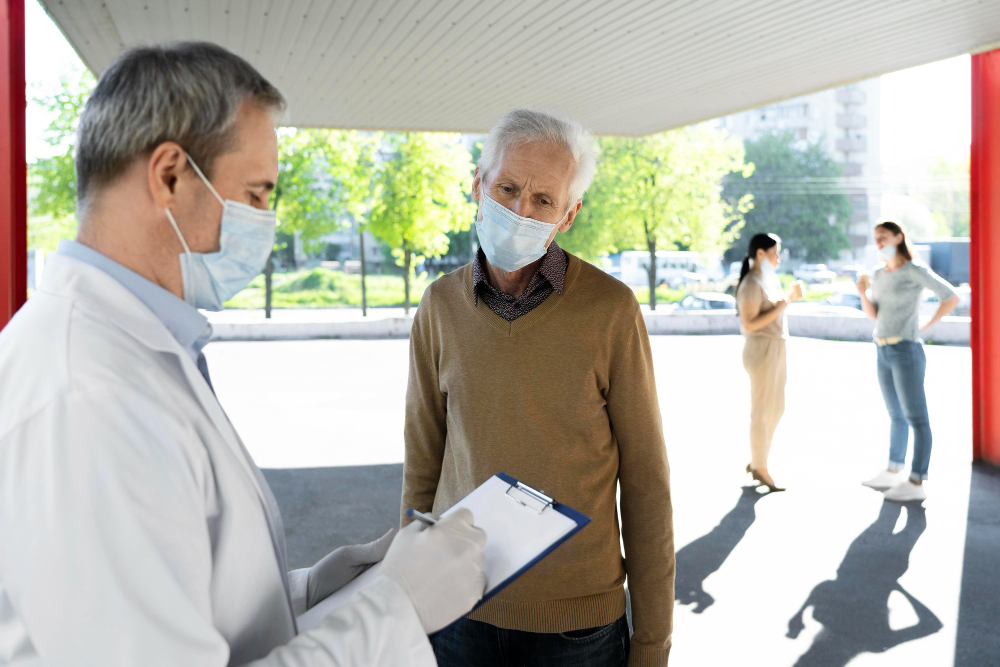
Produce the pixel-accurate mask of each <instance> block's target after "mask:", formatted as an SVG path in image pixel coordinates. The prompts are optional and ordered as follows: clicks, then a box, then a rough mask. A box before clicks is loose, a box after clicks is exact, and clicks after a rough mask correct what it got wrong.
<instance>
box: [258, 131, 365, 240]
mask: <svg viewBox="0 0 1000 667" xmlns="http://www.w3.org/2000/svg"><path fill="white" fill-rule="evenodd" d="M378 143H379V137H378V135H370V134H361V133H358V132H347V131H334V130H282V131H281V133H280V134H279V137H278V185H277V187H276V188H275V191H274V194H273V198H272V202H271V205H272V207H273V208H274V210H275V211H276V212H277V214H278V222H279V229H280V231H281V232H282V233H284V234H294V233H296V232H298V234H299V238H300V239H301V240H302V244H303V247H304V248H305V249H306V251H307V252H316V251H318V250H320V249H321V248H322V242H321V241H320V239H321V238H322V237H323V236H325V235H327V234H329V233H331V232H334V231H336V230H337V229H339V228H340V227H341V226H343V224H344V222H345V221H346V220H347V219H348V218H350V217H354V218H356V219H357V218H361V217H362V216H363V215H364V212H365V210H366V208H367V207H368V206H370V204H371V199H372V196H373V191H374V187H375V173H376V169H377V163H376V152H377V150H378Z"/></svg>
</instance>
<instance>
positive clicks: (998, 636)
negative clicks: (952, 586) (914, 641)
mask: <svg viewBox="0 0 1000 667" xmlns="http://www.w3.org/2000/svg"><path fill="white" fill-rule="evenodd" d="M971 474H972V479H971V480H970V484H969V514H968V519H967V521H966V528H965V555H964V557H963V559H962V593H961V598H960V602H959V607H958V631H957V637H956V638H955V667H979V666H980V665H996V664H998V663H1000V633H998V632H997V629H996V626H997V615H998V613H997V600H1000V573H998V572H997V554H1000V468H997V467H994V466H992V465H990V464H986V463H975V464H973V465H972V470H971Z"/></svg>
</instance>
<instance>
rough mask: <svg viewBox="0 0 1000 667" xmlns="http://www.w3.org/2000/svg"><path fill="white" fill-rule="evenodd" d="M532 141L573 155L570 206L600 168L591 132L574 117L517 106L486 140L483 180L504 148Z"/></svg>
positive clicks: (494, 167) (479, 165) (481, 156)
mask: <svg viewBox="0 0 1000 667" xmlns="http://www.w3.org/2000/svg"><path fill="white" fill-rule="evenodd" d="M533 141H546V142H552V143H556V144H559V145H560V146H563V147H565V148H566V149H567V150H568V151H569V152H570V154H572V156H573V161H574V163H575V167H576V168H575V170H574V172H573V182H572V183H571V184H570V186H569V206H572V205H574V204H575V203H576V202H577V201H578V200H579V199H581V198H582V197H583V193H584V192H586V191H587V188H589V187H590V182H591V181H592V180H594V171H595V170H596V169H597V146H596V144H595V143H594V138H593V137H592V136H591V135H590V132H588V131H587V130H585V129H583V126H582V125H580V124H579V123H577V122H576V121H575V120H569V119H568V118H557V117H556V116H552V115H550V114H547V113H544V112H541V111H534V110H532V109H514V110H513V111H510V112H508V113H507V114H506V115H505V116H504V117H503V118H501V119H500V120H499V121H497V124H496V125H494V126H493V128H492V129H491V130H490V132H489V134H487V135H486V139H485V140H484V141H483V152H482V153H481V154H480V156H479V164H478V165H477V166H478V167H479V174H480V177H481V178H482V179H485V178H486V174H488V173H492V172H493V170H494V169H496V168H497V166H498V165H499V164H500V160H501V159H502V157H503V154H504V152H505V151H507V150H510V149H511V148H514V147H516V146H519V145H522V144H526V143H530V142H533Z"/></svg>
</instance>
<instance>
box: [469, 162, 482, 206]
mask: <svg viewBox="0 0 1000 667" xmlns="http://www.w3.org/2000/svg"><path fill="white" fill-rule="evenodd" d="M482 182H483V178H482V175H481V174H480V173H479V167H476V173H475V174H474V175H473V177H472V201H474V202H478V201H479V186H480V184H481V183H482Z"/></svg>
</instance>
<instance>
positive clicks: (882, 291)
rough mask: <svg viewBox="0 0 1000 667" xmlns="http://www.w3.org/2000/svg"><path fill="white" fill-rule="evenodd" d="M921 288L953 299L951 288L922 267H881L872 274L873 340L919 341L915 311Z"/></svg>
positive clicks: (918, 325)
mask: <svg viewBox="0 0 1000 667" xmlns="http://www.w3.org/2000/svg"><path fill="white" fill-rule="evenodd" d="M924 289H929V290H931V291H932V292H934V294H936V295H937V296H938V298H939V299H941V300H942V301H944V300H945V299H947V298H949V297H952V296H955V289H954V288H953V287H952V286H951V285H950V284H949V283H948V281H946V280H945V279H944V278H942V277H941V276H939V275H938V274H936V273H934V272H933V271H931V270H930V269H929V268H928V267H926V266H924V265H923V264H917V263H915V262H912V261H911V262H907V263H906V264H904V265H903V266H901V267H899V268H898V269H897V270H895V271H886V270H885V267H884V266H883V267H881V268H878V269H876V270H875V273H874V274H873V275H872V289H871V302H872V303H873V304H874V305H875V308H876V310H877V311H878V317H877V318H876V320H875V337H876V338H902V339H903V340H909V341H918V340H920V321H919V310H920V300H921V295H922V293H923V291H924Z"/></svg>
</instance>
